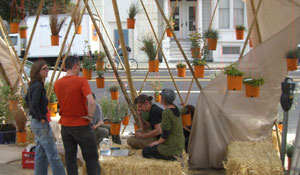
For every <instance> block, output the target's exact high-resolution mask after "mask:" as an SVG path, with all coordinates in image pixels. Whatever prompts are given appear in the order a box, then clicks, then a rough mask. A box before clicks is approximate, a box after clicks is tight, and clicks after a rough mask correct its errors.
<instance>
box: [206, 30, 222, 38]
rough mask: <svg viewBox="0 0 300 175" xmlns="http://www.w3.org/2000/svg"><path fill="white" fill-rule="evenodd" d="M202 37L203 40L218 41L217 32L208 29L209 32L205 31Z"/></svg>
mask: <svg viewBox="0 0 300 175" xmlns="http://www.w3.org/2000/svg"><path fill="white" fill-rule="evenodd" d="M204 37H205V38H214V39H218V38H219V32H218V31H217V30H214V29H210V30H207V31H206V32H205V33H204Z"/></svg>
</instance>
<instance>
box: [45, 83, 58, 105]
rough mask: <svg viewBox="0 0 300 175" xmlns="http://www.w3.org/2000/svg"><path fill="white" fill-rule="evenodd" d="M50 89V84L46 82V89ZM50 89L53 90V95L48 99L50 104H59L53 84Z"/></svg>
mask: <svg viewBox="0 0 300 175" xmlns="http://www.w3.org/2000/svg"><path fill="white" fill-rule="evenodd" d="M48 87H49V82H46V83H45V89H48ZM50 89H51V90H52V93H51V96H50V99H48V100H49V101H48V102H49V103H56V102H57V97H56V94H55V92H54V90H53V84H52V86H51V88H50Z"/></svg>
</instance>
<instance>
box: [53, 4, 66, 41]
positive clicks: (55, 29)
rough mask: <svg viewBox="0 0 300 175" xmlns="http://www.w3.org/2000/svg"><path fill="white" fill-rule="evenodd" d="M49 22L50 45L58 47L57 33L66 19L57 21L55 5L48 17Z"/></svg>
mask: <svg viewBox="0 0 300 175" xmlns="http://www.w3.org/2000/svg"><path fill="white" fill-rule="evenodd" d="M49 20H50V29H51V34H52V35H51V45H52V46H58V45H59V32H60V30H61V28H62V26H63V24H64V22H65V21H66V17H64V18H61V19H60V20H59V21H58V9H57V7H56V5H54V6H53V7H52V10H51V14H50V16H49Z"/></svg>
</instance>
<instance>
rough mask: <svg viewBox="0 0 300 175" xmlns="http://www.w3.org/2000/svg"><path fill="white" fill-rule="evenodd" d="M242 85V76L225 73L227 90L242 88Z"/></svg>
mask: <svg viewBox="0 0 300 175" xmlns="http://www.w3.org/2000/svg"><path fill="white" fill-rule="evenodd" d="M242 86H243V76H230V75H227V88H228V90H242Z"/></svg>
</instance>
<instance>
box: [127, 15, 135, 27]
mask: <svg viewBox="0 0 300 175" xmlns="http://www.w3.org/2000/svg"><path fill="white" fill-rule="evenodd" d="M134 26H135V19H129V18H127V29H134Z"/></svg>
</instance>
